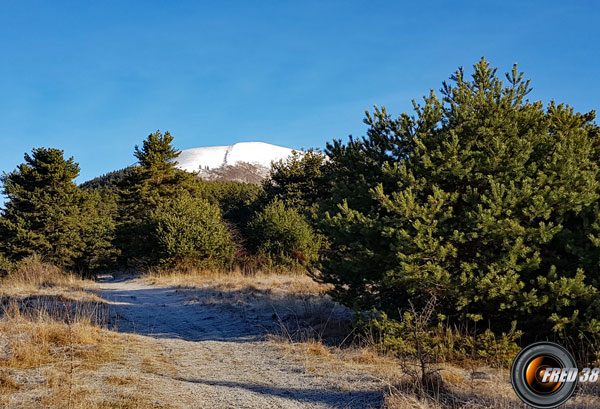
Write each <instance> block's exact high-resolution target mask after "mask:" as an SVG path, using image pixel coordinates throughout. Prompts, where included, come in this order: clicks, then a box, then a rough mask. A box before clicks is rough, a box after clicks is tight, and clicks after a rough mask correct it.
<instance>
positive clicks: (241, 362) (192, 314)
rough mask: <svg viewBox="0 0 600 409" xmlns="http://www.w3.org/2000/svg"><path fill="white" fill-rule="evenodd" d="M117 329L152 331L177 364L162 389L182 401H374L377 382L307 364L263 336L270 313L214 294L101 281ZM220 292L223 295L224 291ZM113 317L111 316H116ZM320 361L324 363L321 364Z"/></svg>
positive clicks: (319, 404) (196, 404) (373, 404)
mask: <svg viewBox="0 0 600 409" xmlns="http://www.w3.org/2000/svg"><path fill="white" fill-rule="evenodd" d="M100 286H101V290H102V295H103V297H104V298H105V299H106V300H108V301H110V302H111V316H112V318H113V320H116V324H117V328H118V331H119V332H125V333H135V334H140V335H143V336H148V337H152V338H154V342H157V343H158V344H159V345H160V347H161V348H162V349H163V351H165V353H166V354H167V356H169V357H170V359H172V361H173V363H174V365H175V369H176V371H175V373H176V375H173V374H164V375H160V377H161V379H160V381H161V382H160V385H161V391H158V392H159V395H162V396H170V397H172V398H171V399H170V400H169V402H167V403H168V404H169V405H171V406H174V407H181V408H252V409H268V408H285V409H292V408H294V409H295V408H298V409H299V408H302V409H317V408H318V409H324V408H361V409H362V408H379V407H381V405H382V392H381V390H382V384H381V383H380V382H379V381H377V380H376V379H374V378H373V377H371V376H370V375H368V374H365V373H361V372H359V371H355V370H352V369H348V370H339V369H338V370H332V371H331V372H330V373H326V374H324V373H323V370H321V371H308V370H307V369H306V366H305V365H303V364H302V363H301V362H296V361H294V360H293V359H290V358H289V357H288V356H286V355H285V354H284V353H283V352H282V350H281V349H280V348H277V347H276V346H275V345H273V344H272V343H271V342H268V341H266V340H265V337H264V335H265V333H266V331H267V330H268V329H269V328H270V327H272V326H273V319H272V317H271V316H269V315H265V314H264V312H262V313H261V312H260V310H253V309H252V308H248V307H247V306H237V305H235V304H233V303H232V304H228V303H227V302H219V303H215V302H212V301H211V300H200V302H189V299H188V298H187V297H186V296H185V295H184V293H182V292H181V291H178V290H176V289H174V288H163V287H157V286H152V285H149V284H146V283H145V282H143V281H142V280H139V279H133V280H124V281H105V282H102V283H100ZM223 297H225V298H226V297H227V296H226V295H223ZM113 322H114V321H113ZM321 369H322V368H321Z"/></svg>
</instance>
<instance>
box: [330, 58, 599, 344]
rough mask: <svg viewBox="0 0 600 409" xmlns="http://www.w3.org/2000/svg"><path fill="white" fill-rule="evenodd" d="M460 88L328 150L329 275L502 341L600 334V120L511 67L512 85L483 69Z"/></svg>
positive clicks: (370, 118)
mask: <svg viewBox="0 0 600 409" xmlns="http://www.w3.org/2000/svg"><path fill="white" fill-rule="evenodd" d="M451 79H452V80H453V82H454V84H453V85H449V84H446V83H444V85H443V89H442V95H443V98H442V100H440V99H438V97H437V96H436V95H435V94H434V93H433V92H432V93H431V94H430V95H429V96H427V97H425V98H424V104H423V105H418V104H416V103H415V115H414V116H410V115H408V114H402V115H401V116H400V117H399V118H397V119H392V118H391V117H390V116H389V115H388V114H387V113H386V111H385V109H381V110H380V109H377V108H376V109H375V112H374V113H373V114H369V113H367V117H366V119H365V123H367V125H369V127H370V128H369V131H368V134H367V137H366V138H363V139H361V140H351V141H350V142H349V143H348V144H345V145H344V144H342V143H341V142H339V141H335V142H334V143H332V144H330V145H328V150H327V153H328V155H329V157H330V159H331V164H330V172H331V173H330V175H329V177H330V178H331V180H332V182H333V188H332V192H331V197H332V200H330V201H327V202H325V203H324V204H323V206H322V208H324V209H328V210H329V211H330V212H329V216H328V219H327V222H326V225H327V232H328V233H329V237H328V238H329V240H330V242H331V250H330V252H328V257H327V260H326V261H325V262H324V265H323V276H322V277H323V278H324V279H325V280H326V281H328V282H331V283H333V284H334V285H335V290H334V295H335V296H336V297H337V298H338V299H339V300H342V301H344V302H346V303H347V304H354V305H357V306H360V307H362V308H365V307H368V308H370V307H377V308H379V309H382V310H384V311H386V312H388V313H389V314H390V315H392V316H397V314H398V310H399V309H402V308H406V306H407V305H408V300H410V299H412V300H414V302H417V303H418V302H419V301H421V302H422V300H425V299H427V298H428V297H429V296H430V295H435V296H437V297H438V299H439V300H440V308H441V310H442V312H443V313H444V314H447V315H448V317H449V319H450V320H451V321H454V320H456V321H463V322H464V320H473V321H480V320H483V322H485V324H486V326H487V325H488V324H489V325H490V326H491V328H492V330H494V331H508V330H510V326H511V322H513V321H517V322H518V323H519V326H520V327H521V328H524V329H526V328H536V332H535V333H532V334H531V335H532V336H536V335H539V336H541V335H544V334H545V333H547V332H549V331H550V330H551V329H552V328H554V330H555V331H563V330H564V331H568V330H573V329H575V328H577V329H579V330H587V331H591V332H596V331H598V321H597V317H598V308H597V305H598V302H597V301H596V300H597V289H596V288H597V285H598V281H597V280H598V279H597V277H599V276H600V274H599V273H600V271H599V263H598V260H599V252H598V247H597V246H598V244H600V241H598V239H597V237H599V235H598V226H599V224H598V220H599V219H598V218H597V214H598V212H597V209H596V203H597V201H598V198H599V197H600V194H599V193H600V189H599V183H598V179H599V176H600V174H599V172H598V159H599V155H598V153H599V152H598V149H599V147H600V132H599V130H598V127H597V125H596V124H595V123H594V122H593V120H594V113H593V112H591V113H587V114H580V113H576V112H574V111H573V109H572V108H570V107H568V106H565V105H562V104H561V105H557V104H555V103H551V104H550V105H548V106H547V108H546V109H544V107H543V106H542V104H541V103H539V102H534V103H532V102H530V101H528V100H526V99H525V97H526V95H527V93H528V92H529V90H530V88H529V82H526V81H523V79H522V74H520V73H518V71H517V69H516V67H515V68H514V69H513V71H512V73H510V74H507V79H508V83H506V84H503V83H502V81H501V80H500V79H499V78H498V77H497V76H496V70H495V69H491V68H490V67H489V64H488V63H487V62H486V61H485V60H483V59H482V60H481V62H479V63H478V64H476V65H475V72H474V74H473V78H472V80H468V79H467V78H466V77H465V75H464V72H463V71H462V69H460V70H458V71H457V72H456V73H455V75H453V76H452V77H451ZM553 326H554V327H553Z"/></svg>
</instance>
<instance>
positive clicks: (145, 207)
mask: <svg viewBox="0 0 600 409" xmlns="http://www.w3.org/2000/svg"><path fill="white" fill-rule="evenodd" d="M172 142H173V137H172V136H171V134H170V133H169V132H166V133H165V134H164V135H163V134H161V133H160V132H159V131H157V132H155V133H153V134H150V135H149V136H148V138H146V140H144V143H143V146H142V148H139V147H138V146H136V147H135V157H136V158H137V159H138V160H139V165H138V166H135V167H133V168H132V172H131V173H130V174H128V175H127V176H126V177H125V178H124V179H123V180H122V181H121V182H120V183H119V184H118V189H119V194H120V199H119V217H118V228H117V238H116V241H115V244H116V246H117V248H118V249H119V250H120V252H121V258H120V262H121V263H122V264H127V265H133V266H138V267H147V266H149V263H150V262H151V261H150V260H151V257H150V255H151V253H152V248H151V247H149V246H150V240H149V235H150V234H151V233H152V226H150V225H149V223H148V220H149V217H150V214H151V213H152V212H153V211H154V210H155V209H156V208H157V207H158V206H159V205H160V204H161V203H162V202H163V201H165V200H168V199H170V198H173V197H177V196H178V195H181V194H184V193H190V194H192V195H193V196H198V195H199V194H200V192H201V183H202V182H201V181H199V180H197V179H196V178H195V177H194V175H193V174H191V173H187V172H185V171H182V170H179V169H177V168H176V167H175V165H176V161H175V160H176V158H177V157H178V156H179V151H177V150H175V149H174V148H173V146H172Z"/></svg>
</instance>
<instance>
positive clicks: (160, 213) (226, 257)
mask: <svg viewBox="0 0 600 409" xmlns="http://www.w3.org/2000/svg"><path fill="white" fill-rule="evenodd" d="M150 223H151V226H152V236H151V239H152V244H153V254H154V255H155V256H156V257H157V258H158V260H157V261H158V264H160V265H164V266H190V265H192V266H202V267H228V266H229V265H231V262H232V261H233V255H234V245H233V242H232V240H231V237H230V234H229V231H228V229H227V227H226V226H225V224H224V223H223V220H222V219H221V211H220V210H219V208H218V206H216V205H213V204H210V203H209V202H208V201H207V200H205V199H201V198H194V197H192V196H190V195H189V194H181V195H180V196H178V197H175V198H173V199H171V200H167V201H163V202H161V204H160V205H159V206H158V207H157V208H156V210H154V211H153V212H152V215H151V217H150Z"/></svg>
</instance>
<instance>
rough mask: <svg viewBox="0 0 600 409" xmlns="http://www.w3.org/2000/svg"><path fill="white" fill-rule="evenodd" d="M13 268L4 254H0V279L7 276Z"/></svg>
mask: <svg viewBox="0 0 600 409" xmlns="http://www.w3.org/2000/svg"><path fill="white" fill-rule="evenodd" d="M13 268H14V265H13V263H11V261H10V260H9V259H8V258H6V256H5V255H4V254H2V253H0V277H1V276H5V275H6V274H8V273H9V272H10V271H12V269H13Z"/></svg>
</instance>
